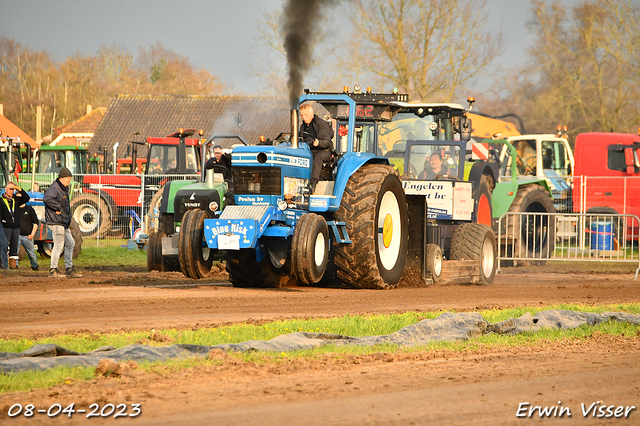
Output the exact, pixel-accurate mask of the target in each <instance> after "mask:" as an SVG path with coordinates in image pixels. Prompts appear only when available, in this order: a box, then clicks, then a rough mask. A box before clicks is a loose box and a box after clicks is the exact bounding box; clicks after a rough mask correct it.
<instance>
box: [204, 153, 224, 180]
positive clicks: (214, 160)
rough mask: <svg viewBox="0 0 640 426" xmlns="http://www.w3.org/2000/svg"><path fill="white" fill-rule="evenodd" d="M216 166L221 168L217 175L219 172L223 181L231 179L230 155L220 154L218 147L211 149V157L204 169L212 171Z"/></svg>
mask: <svg viewBox="0 0 640 426" xmlns="http://www.w3.org/2000/svg"><path fill="white" fill-rule="evenodd" d="M216 165H219V166H223V169H219V170H218V173H220V172H221V173H222V176H224V179H225V180H228V179H231V155H229V154H225V153H224V152H222V147H221V146H220V145H216V146H214V147H213V156H212V157H211V158H209V159H208V160H207V162H206V164H205V165H204V168H205V170H207V169H213V168H214V167H215V166H216Z"/></svg>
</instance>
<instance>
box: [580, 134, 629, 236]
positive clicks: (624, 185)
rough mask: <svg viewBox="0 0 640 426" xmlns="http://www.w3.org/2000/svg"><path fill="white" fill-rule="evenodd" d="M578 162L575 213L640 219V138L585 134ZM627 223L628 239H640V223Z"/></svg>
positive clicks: (581, 137)
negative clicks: (627, 215) (634, 216)
mask: <svg viewBox="0 0 640 426" xmlns="http://www.w3.org/2000/svg"><path fill="white" fill-rule="evenodd" d="M574 158H575V168H574V180H573V211H574V212H585V213H604V214H632V215H636V216H639V217H640V135H633V134H626V133H595V132H594V133H581V134H579V135H578V136H577V137H576V142H575V150H574ZM627 223H628V226H627V239H637V236H638V229H637V221H635V220H630V221H628V222H627ZM631 224H635V225H631Z"/></svg>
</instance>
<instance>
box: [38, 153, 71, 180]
mask: <svg viewBox="0 0 640 426" xmlns="http://www.w3.org/2000/svg"><path fill="white" fill-rule="evenodd" d="M65 164H66V162H65V153H64V151H40V160H39V163H38V173H55V174H57V173H59V172H60V170H62V168H63V167H65Z"/></svg>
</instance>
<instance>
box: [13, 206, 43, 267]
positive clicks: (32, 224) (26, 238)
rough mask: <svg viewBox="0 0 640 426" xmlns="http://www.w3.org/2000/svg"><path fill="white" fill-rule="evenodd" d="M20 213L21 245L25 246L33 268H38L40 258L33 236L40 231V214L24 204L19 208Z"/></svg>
mask: <svg viewBox="0 0 640 426" xmlns="http://www.w3.org/2000/svg"><path fill="white" fill-rule="evenodd" d="M18 215H19V216H20V245H21V246H22V247H24V250H25V251H26V252H27V256H29V261H30V262H31V269H32V270H34V271H37V270H38V258H37V257H36V251H35V249H34V247H33V238H34V237H35V236H36V232H37V231H38V225H40V221H39V220H38V215H37V214H36V211H35V210H34V209H33V207H31V206H28V205H26V204H23V205H22V206H20V207H19V208H18Z"/></svg>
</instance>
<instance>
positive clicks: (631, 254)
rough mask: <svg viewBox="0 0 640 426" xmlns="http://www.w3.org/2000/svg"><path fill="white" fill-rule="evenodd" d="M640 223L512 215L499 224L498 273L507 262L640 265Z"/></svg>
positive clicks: (611, 217) (608, 217) (625, 217)
mask: <svg viewBox="0 0 640 426" xmlns="http://www.w3.org/2000/svg"><path fill="white" fill-rule="evenodd" d="M639 229H640V219H638V216H636V215H631V214H607V213H604V214H596V213H576V214H572V213H527V212H508V213H505V214H503V215H502V216H501V217H500V219H499V221H498V269H499V268H500V264H501V263H502V262H504V261H540V260H562V261H600V262H602V261H607V262H633V263H638V267H637V269H636V275H635V278H637V277H638V272H639V271H640V257H639V255H638V232H639Z"/></svg>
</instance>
